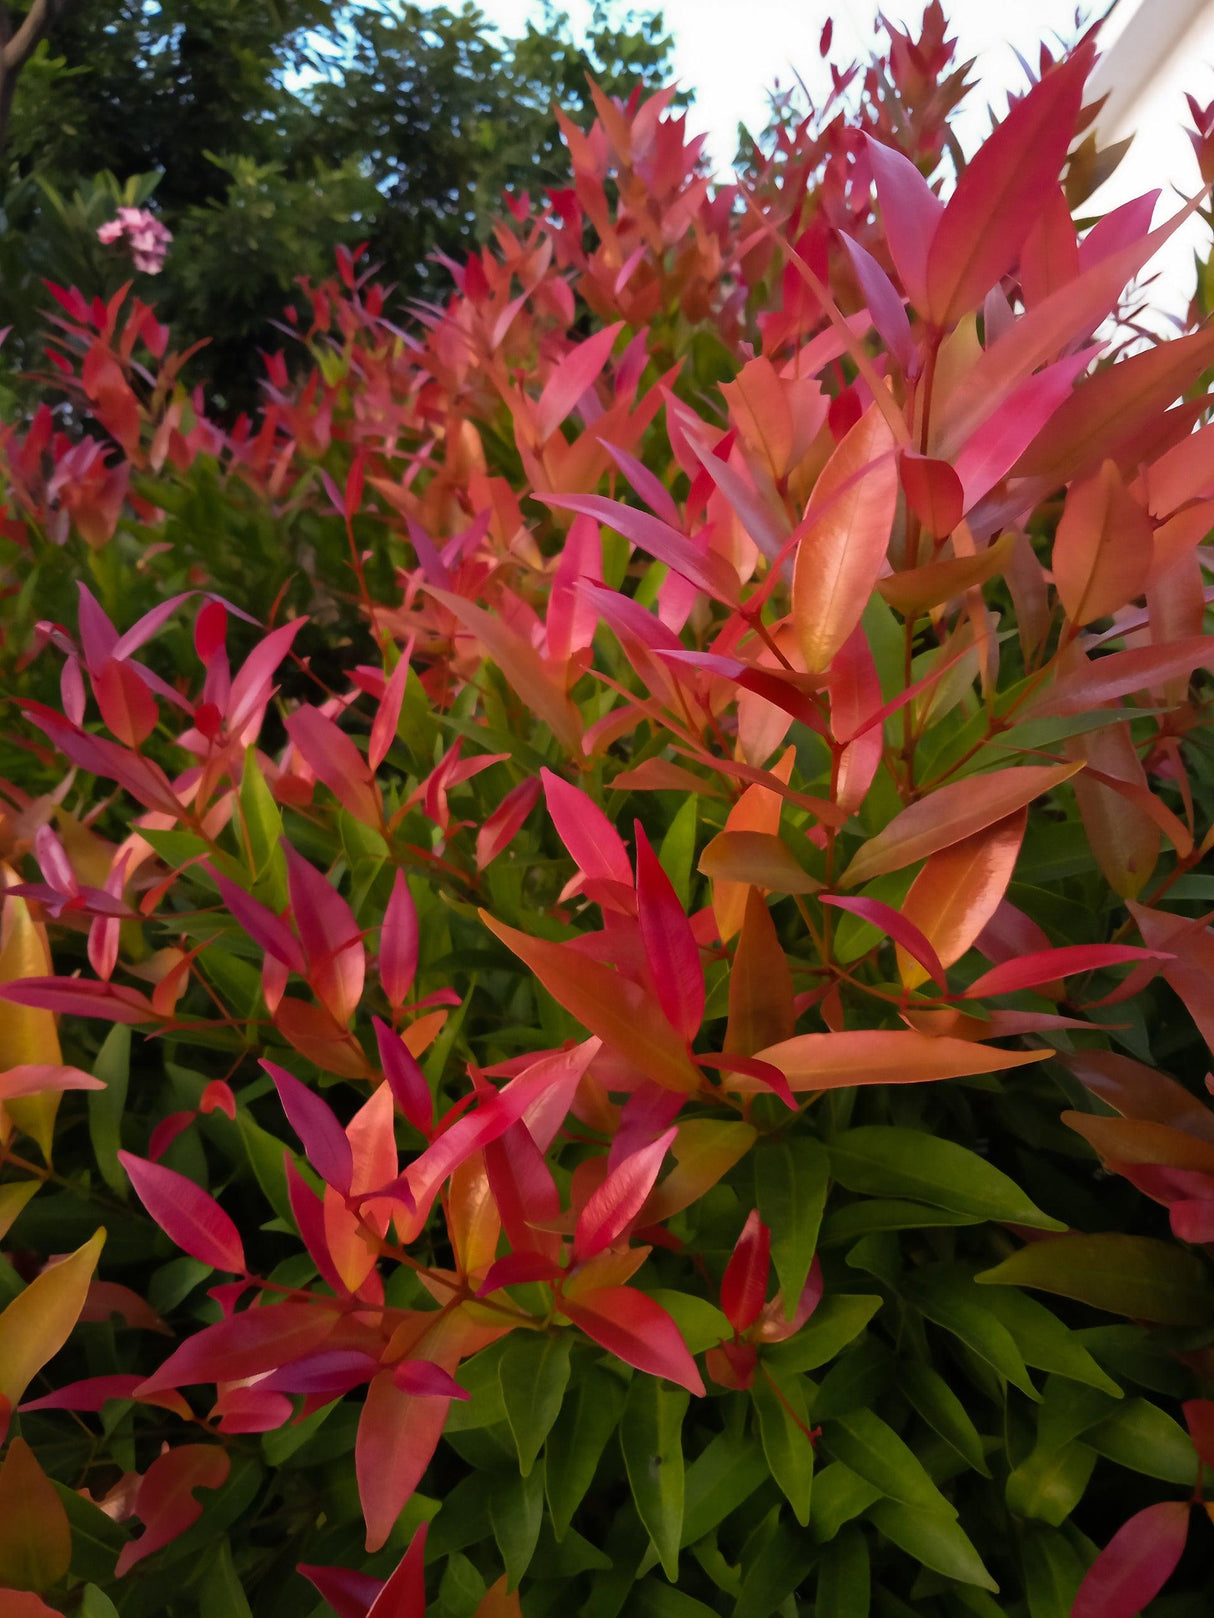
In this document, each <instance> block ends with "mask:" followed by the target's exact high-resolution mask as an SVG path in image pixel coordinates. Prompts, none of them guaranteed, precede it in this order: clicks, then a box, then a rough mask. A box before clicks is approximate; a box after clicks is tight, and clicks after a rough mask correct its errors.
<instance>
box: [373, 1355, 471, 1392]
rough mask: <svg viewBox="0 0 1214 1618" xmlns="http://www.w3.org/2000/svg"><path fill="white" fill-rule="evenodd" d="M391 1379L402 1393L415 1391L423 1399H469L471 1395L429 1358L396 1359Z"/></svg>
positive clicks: (448, 1372)
mask: <svg viewBox="0 0 1214 1618" xmlns="http://www.w3.org/2000/svg"><path fill="white" fill-rule="evenodd" d="M392 1380H393V1382H395V1383H396V1385H397V1387H398V1388H399V1389H400V1390H401V1392H402V1393H416V1394H417V1395H418V1396H419V1397H420V1398H423V1399H470V1398H471V1397H472V1395H471V1394H470V1393H469V1392H468V1391H467V1389H466V1388H461V1387H460V1385H459V1383H458V1382H457V1381H456V1380H455V1378H454V1377H453V1376H452V1375H451V1373H450V1371H444V1370H443V1368H442V1366H441V1365H435V1364H434V1363H433V1361H431V1360H398V1361H397V1363H396V1364H395V1365H394V1366H393V1367H392Z"/></svg>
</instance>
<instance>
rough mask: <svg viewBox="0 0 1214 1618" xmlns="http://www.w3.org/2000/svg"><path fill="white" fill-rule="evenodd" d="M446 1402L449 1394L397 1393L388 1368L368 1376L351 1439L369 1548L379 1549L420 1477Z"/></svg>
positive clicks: (435, 1445) (435, 1441)
mask: <svg viewBox="0 0 1214 1618" xmlns="http://www.w3.org/2000/svg"><path fill="white" fill-rule="evenodd" d="M450 1407H451V1401H450V1399H432V1398H428V1397H425V1396H421V1395H418V1394H413V1393H402V1391H401V1390H400V1388H398V1387H397V1386H396V1383H395V1382H394V1381H393V1378H392V1372H391V1371H390V1370H386V1371H381V1372H380V1373H379V1375H378V1376H375V1377H373V1378H372V1379H371V1385H370V1387H369V1388H368V1389H367V1399H366V1403H365V1404H364V1405H363V1408H362V1414H361V1416H360V1417H359V1419H358V1435H357V1437H356V1438H355V1441H354V1469H355V1471H356V1472H357V1474H358V1495H359V1499H360V1500H361V1501H362V1508H363V1517H364V1519H365V1521H366V1524H367V1549H368V1550H369V1551H377V1550H379V1549H380V1548H381V1546H382V1545H383V1544H384V1542H385V1540H386V1539H387V1538H388V1535H389V1534H390V1533H391V1532H392V1530H393V1528H394V1527H395V1526H396V1519H397V1518H398V1517H399V1516H400V1514H401V1512H402V1511H403V1510H404V1509H405V1506H406V1505H407V1504H408V1503H409V1497H410V1495H411V1494H412V1493H413V1491H414V1489H416V1488H417V1486H418V1484H419V1483H420V1482H421V1480H422V1477H423V1475H424V1473H425V1470H426V1468H427V1467H428V1466H429V1465H430V1458H431V1456H432V1455H433V1454H434V1451H435V1450H436V1449H437V1448H438V1441H439V1439H440V1438H441V1437H442V1432H443V1425H444V1423H445V1422H446V1420H447V1411H448V1410H449V1409H450Z"/></svg>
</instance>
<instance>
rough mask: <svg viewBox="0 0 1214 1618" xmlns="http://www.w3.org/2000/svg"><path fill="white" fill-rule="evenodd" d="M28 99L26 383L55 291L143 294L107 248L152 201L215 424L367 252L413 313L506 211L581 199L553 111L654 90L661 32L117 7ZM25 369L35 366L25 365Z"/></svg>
mask: <svg viewBox="0 0 1214 1618" xmlns="http://www.w3.org/2000/svg"><path fill="white" fill-rule="evenodd" d="M59 9H60V11H61V14H60V15H58V16H56V17H55V19H54V21H53V23H51V25H50V27H49V32H48V34H47V38H46V41H45V43H44V45H43V47H42V49H41V51H40V52H39V53H38V54H37V55H36V56H34V57H33V58H32V59H31V60H30V62H29V63H28V64H27V65H26V67H25V69H24V71H23V73H22V75H21V77H20V79H19V80H18V81H17V89H16V94H15V96H14V101H13V112H12V119H11V123H10V124H9V127H8V131H7V139H6V140H5V141H4V142H3V145H4V152H3V160H4V167H5V169H6V170H7V173H6V174H5V177H4V191H3V194H2V197H0V203H2V207H3V215H2V220H3V228H2V230H0V325H12V326H13V327H14V335H13V337H12V338H11V339H10V348H15V349H16V355H15V363H16V364H18V365H25V366H29V365H30V364H31V363H32V362H31V355H38V353H39V349H38V344H37V341H36V338H37V336H38V332H39V327H40V324H41V323H40V322H39V321H38V320H37V319H36V314H37V312H38V311H40V309H41V307H42V305H43V303H44V301H45V299H44V294H43V290H42V283H41V279H40V277H44V276H45V277H49V278H51V279H52V280H55V281H58V282H60V283H63V284H68V285H70V284H73V283H75V284H77V285H79V286H83V287H86V288H87V289H88V291H89V292H90V293H92V292H101V293H103V294H104V295H106V296H109V295H110V294H112V293H113V292H114V291H116V290H117V288H118V287H119V286H120V285H121V284H122V282H123V281H124V280H125V279H126V277H127V276H128V275H129V274H130V268H131V266H130V261H129V258H127V257H126V256H125V255H123V254H121V253H116V252H107V251H104V250H103V249H101V248H99V246H98V244H97V241H96V230H97V227H98V226H100V225H102V224H103V222H104V221H105V220H106V219H108V218H109V217H110V215H111V214H112V213H113V212H114V207H115V203H116V202H117V201H118V200H119V199H120V198H121V200H123V201H125V202H126V203H128V204H129V205H137V204H138V203H141V202H146V201H147V200H148V199H149V198H151V199H152V204H153V206H154V207H155V208H156V209H157V210H158V212H159V215H160V217H161V218H162V219H163V221H164V223H165V224H166V225H167V226H168V228H169V229H170V230H172V232H173V233H174V237H175V239H176V243H177V250H176V252H175V253H174V254H173V256H172V258H171V259H170V260H169V262H168V264H167V265H166V267H165V270H164V272H163V273H162V274H161V275H160V276H159V277H158V278H157V280H156V281H154V282H153V281H152V280H150V279H149V278H146V277H140V280H139V290H140V292H141V293H142V295H143V296H145V297H149V296H153V297H154V298H155V301H156V305H157V310H158V312H159V314H160V316H161V318H162V319H165V320H168V321H170V322H171V323H172V326H173V330H174V332H175V334H176V336H177V338H178V341H180V342H182V343H193V342H197V341H201V340H204V339H205V340H206V341H207V352H206V354H205V356H204V357H203V358H202V359H201V360H200V361H199V362H198V366H197V367H196V369H197V370H198V371H199V374H201V375H205V376H206V377H207V378H208V381H209V391H208V397H209V398H210V400H211V408H212V412H213V413H215V412H216V411H220V410H222V412H223V414H224V416H225V418H226V419H227V420H229V421H230V420H231V419H232V418H233V417H234V416H235V414H236V413H237V411H238V410H240V409H243V408H246V407H248V408H252V407H253V406H254V405H255V403H256V400H257V397H258V391H257V380H258V367H257V365H256V364H251V363H250V351H251V350H252V349H255V348H257V347H262V348H267V347H273V346H274V344H275V343H276V342H277V338H276V335H275V331H274V326H275V324H276V323H277V322H278V321H279V320H280V318H281V314H282V306H283V303H284V301H285V300H286V298H287V297H289V296H290V295H291V294H292V293H293V291H294V289H295V285H296V281H297V279H298V277H300V276H301V275H302V276H312V277H315V278H319V277H321V276H323V275H325V274H327V273H328V271H329V270H330V269H331V267H332V264H333V251H334V248H335V247H336V246H337V245H339V244H342V243H347V244H348V243H351V242H353V241H356V240H357V241H365V242H366V243H367V244H368V250H369V253H370V255H371V258H372V260H373V261H375V262H379V263H382V264H385V265H387V266H389V269H388V271H387V272H386V277H390V280H391V282H392V284H393V286H394V288H395V291H394V303H395V306H396V309H397V313H398V314H401V313H403V311H404V308H405V304H406V300H407V299H409V298H411V297H418V296H435V295H437V294H442V293H445V291H446V288H447V286H448V284H449V278H448V272H447V270H446V269H445V268H444V267H443V266H442V265H441V264H440V263H438V262H437V261H436V260H435V258H434V257H433V255H436V254H437V255H444V254H445V255H447V256H448V257H450V256H462V255H463V254H464V253H465V252H466V251H467V250H468V249H469V247H471V246H473V245H474V244H475V242H476V239H477V236H478V235H483V234H484V233H485V232H486V231H487V229H488V227H489V225H490V224H491V222H492V218H493V215H494V214H495V213H496V211H497V210H498V209H499V208H500V206H501V196H502V192H503V191H504V190H507V189H509V190H522V191H526V190H528V189H534V188H539V187H542V186H544V185H556V184H559V183H560V181H561V176H562V174H563V172H564V168H565V163H566V160H565V158H564V156H563V153H562V149H561V144H560V132H559V129H558V126H557V121H556V118H555V117H554V116H553V106H554V104H555V105H556V106H559V107H561V108H563V109H564V110H565V112H566V114H567V115H568V116H570V117H572V118H573V119H574V120H575V121H577V122H579V123H581V124H585V123H586V122H588V121H589V116H590V97H589V92H588V89H587V78H586V76H587V74H593V75H594V76H595V78H596V80H597V81H598V82H599V83H600V84H601V85H602V87H603V89H604V90H605V91H606V92H607V93H609V94H623V95H627V94H628V93H629V91H630V90H631V89H632V87H633V86H634V85H635V84H637V83H645V84H649V85H651V86H652V87H653V88H655V89H656V88H657V86H658V85H659V84H661V83H662V82H663V81H664V79H665V77H667V76H668V69H669V40H668V39H667V37H666V35H665V34H664V32H663V30H662V26H661V20H660V18H654V17H652V16H649V15H645V16H636V17H634V16H631V15H629V16H627V17H626V18H625V19H624V21H623V22H622V23H620V24H619V25H615V24H612V23H611V22H610V21H609V20H608V19H607V17H606V15H605V14H604V13H603V12H602V10H601V9H600V10H599V11H598V12H597V13H596V14H595V16H594V18H593V20H592V22H591V24H590V26H589V27H588V28H587V30H586V31H585V37H584V38H577V37H575V35H574V32H573V30H572V28H571V26H570V23H569V21H568V18H567V17H566V16H564V15H563V14H562V13H560V12H559V11H556V10H555V9H553V8H552V7H549V8H548V10H547V12H546V13H545V14H544V15H543V17H542V20H541V23H540V24H539V25H536V24H532V25H530V26H529V27H528V28H527V30H526V32H525V33H524V34H523V35H522V36H521V37H519V38H510V37H503V36H502V35H501V34H500V33H499V32H498V31H496V30H495V29H494V28H493V27H491V25H490V23H489V21H488V19H487V18H486V17H485V16H484V15H483V14H482V13H481V12H479V11H477V10H476V8H475V7H473V6H463V7H459V8H448V7H445V6H439V7H431V6H424V7H423V6H418V5H411V4H407V5H399V6H397V5H394V6H392V7H384V6H381V5H379V4H378V3H375V0H162V3H161V4H159V5H155V6H151V5H148V4H146V0H106V3H105V4H103V5H84V4H76V5H70V6H68V7H67V8H66V9H63V8H62V7H60V8H59ZM9 358H10V363H12V362H13V360H14V356H12V355H10V356H9Z"/></svg>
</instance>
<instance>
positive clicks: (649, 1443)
mask: <svg viewBox="0 0 1214 1618" xmlns="http://www.w3.org/2000/svg"><path fill="white" fill-rule="evenodd" d="M690 1398H691V1395H690V1394H689V1393H688V1392H687V1390H686V1388H673V1387H671V1386H670V1385H669V1384H668V1383H665V1382H662V1381H660V1380H659V1379H658V1378H657V1377H653V1376H643V1375H637V1376H634V1377H633V1379H632V1385H631V1387H630V1388H629V1389H628V1397H627V1399H626V1400H625V1402H624V1411H623V1415H622V1416H621V1418H620V1448H621V1449H622V1450H623V1453H624V1465H625V1467H626V1468H627V1471H628V1482H629V1484H630V1485H631V1487H632V1498H633V1501H634V1502H635V1504H636V1508H637V1515H638V1516H639V1517H640V1519H641V1521H642V1522H643V1523H644V1524H645V1527H646V1528H647V1529H648V1531H649V1537H650V1539H651V1540H652V1541H653V1544H654V1547H655V1549H656V1550H657V1553H658V1557H659V1560H660V1561H661V1563H662V1571H663V1572H664V1573H665V1575H666V1577H667V1578H668V1579H669V1580H670V1582H671V1583H672V1584H673V1583H674V1582H675V1581H676V1580H677V1578H678V1576H679V1546H680V1544H681V1542H682V1537H683V1500H684V1492H683V1491H684V1477H683V1417H684V1416H685V1415H686V1413H687V1405H688V1403H689V1401H690Z"/></svg>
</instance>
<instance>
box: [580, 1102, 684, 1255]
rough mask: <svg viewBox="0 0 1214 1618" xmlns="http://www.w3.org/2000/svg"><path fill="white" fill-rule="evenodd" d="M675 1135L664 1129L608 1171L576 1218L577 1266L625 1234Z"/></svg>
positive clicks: (655, 1178)
mask: <svg viewBox="0 0 1214 1618" xmlns="http://www.w3.org/2000/svg"><path fill="white" fill-rule="evenodd" d="M677 1134H678V1130H677V1129H674V1128H672V1129H668V1130H667V1131H666V1132H665V1134H663V1135H659V1136H658V1138H657V1140H655V1141H652V1142H650V1144H649V1145H648V1146H642V1147H641V1148H640V1150H639V1151H636V1152H633V1153H631V1155H630V1156H628V1157H626V1158H625V1159H624V1160H623V1162H622V1163H620V1164H618V1165H617V1167H615V1168H614V1169H612V1171H611V1173H610V1174H609V1175H608V1176H607V1178H606V1179H605V1180H604V1181H603V1183H602V1185H601V1186H599V1188H598V1190H597V1191H596V1192H595V1193H594V1195H593V1196H592V1197H591V1198H590V1200H589V1201H588V1202H587V1204H586V1206H585V1207H584V1208H583V1209H582V1212H581V1214H580V1215H579V1217H578V1222H577V1230H576V1232H575V1233H574V1237H573V1254H574V1258H575V1259H576V1260H577V1262H578V1263H580V1264H581V1263H585V1261H586V1260H587V1259H588V1258H593V1257H594V1255H595V1254H596V1253H601V1252H602V1251H603V1249H604V1248H605V1247H611V1246H613V1245H614V1244H615V1243H616V1242H617V1241H619V1239H620V1237H621V1236H623V1235H624V1234H625V1232H626V1231H627V1230H628V1227H629V1226H630V1225H631V1224H632V1222H633V1220H634V1219H635V1218H636V1216H637V1215H638V1214H639V1213H640V1211H641V1209H642V1208H643V1207H644V1206H645V1199H646V1198H647V1197H648V1196H649V1193H650V1192H651V1191H652V1190H653V1187H654V1184H655V1182H656V1180H657V1177H658V1172H659V1170H660V1169H661V1167H662V1162H663V1159H664V1158H665V1156H666V1153H667V1152H668V1151H669V1150H670V1148H671V1146H673V1144H674V1138H675V1136H676V1135H677Z"/></svg>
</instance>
